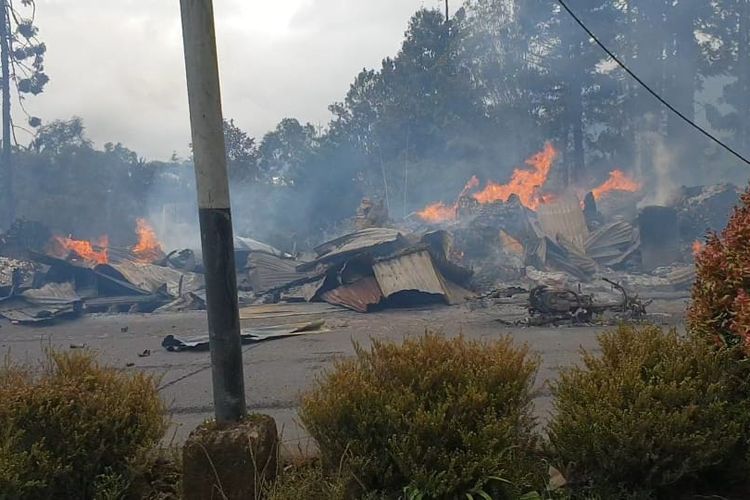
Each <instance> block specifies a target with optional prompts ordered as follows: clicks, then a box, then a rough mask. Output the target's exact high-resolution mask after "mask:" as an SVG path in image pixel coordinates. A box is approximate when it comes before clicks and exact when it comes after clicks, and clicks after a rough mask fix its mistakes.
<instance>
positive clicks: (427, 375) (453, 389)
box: [301, 334, 543, 498]
mask: <svg viewBox="0 0 750 500" xmlns="http://www.w3.org/2000/svg"><path fill="white" fill-rule="evenodd" d="M356 354H357V355H356V358H355V359H352V360H346V361H341V362H338V363H337V364H336V366H335V368H334V369H333V370H332V371H330V372H328V373H327V374H326V375H325V376H324V377H323V378H322V379H320V380H319V381H318V384H317V386H316V388H315V389H314V390H312V391H311V392H310V393H308V394H307V395H306V396H305V397H304V398H303V402H302V408H301V417H302V421H303V422H304V424H305V426H306V427H307V429H308V430H309V432H310V433H311V435H312V436H313V437H314V438H315V439H316V440H317V442H318V444H319V446H320V450H321V455H322V458H323V462H324V464H326V465H327V466H331V467H332V468H334V469H335V468H337V467H338V466H339V463H340V462H341V460H342V457H344V459H345V461H346V464H347V467H348V468H349V471H350V472H351V475H352V476H354V477H355V478H356V482H357V484H358V485H359V486H360V487H361V489H362V490H363V491H366V492H368V491H369V492H385V493H401V492H406V493H407V496H412V497H415V498H416V497H418V496H419V495H423V498H447V497H452V496H455V495H459V496H462V497H464V498H465V497H466V496H465V494H466V493H472V492H474V493H476V494H477V495H478V496H480V495H481V494H480V493H479V492H480V491H483V492H485V493H486V492H488V491H492V494H493V495H495V498H506V497H507V498H516V495H517V494H518V492H526V491H528V490H530V489H534V488H535V487H537V486H538V485H539V483H540V478H542V469H543V467H542V465H541V462H540V461H539V460H537V457H536V455H535V451H536V445H537V438H536V437H535V435H534V432H533V429H534V424H535V422H534V419H533V417H532V416H531V412H530V409H531V389H532V385H533V381H534V377H535V375H536V371H537V367H538V360H537V359H536V358H535V357H533V356H531V355H530V354H529V351H528V348H527V347H525V346H524V347H514V346H513V344H512V342H511V340H510V339H507V338H506V339H503V340H501V341H498V342H493V343H483V342H474V341H468V340H466V339H464V338H462V337H459V338H455V339H452V340H446V339H443V338H441V337H439V336H437V335H434V334H427V335H426V336H424V337H421V338H418V339H414V340H406V341H404V343H403V345H395V344H390V343H383V342H378V341H374V342H373V345H372V348H371V349H370V350H365V349H363V348H362V347H360V346H356ZM495 490H496V491H495Z"/></svg>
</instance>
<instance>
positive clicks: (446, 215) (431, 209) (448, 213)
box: [417, 176, 479, 224]
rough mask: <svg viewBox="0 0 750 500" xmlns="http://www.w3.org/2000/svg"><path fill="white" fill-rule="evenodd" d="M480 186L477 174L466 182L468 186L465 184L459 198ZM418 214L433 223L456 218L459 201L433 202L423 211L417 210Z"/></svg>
mask: <svg viewBox="0 0 750 500" xmlns="http://www.w3.org/2000/svg"><path fill="white" fill-rule="evenodd" d="M478 186H479V179H477V177H476V176H474V177H472V178H471V179H469V182H467V183H466V186H464V189H463V190H462V191H461V194H460V195H459V196H458V199H459V200H460V199H461V198H463V197H464V196H466V195H468V194H469V192H470V191H471V190H472V189H475V188H477V187H478ZM417 215H418V216H419V218H420V219H422V220H423V221H425V222H431V223H433V224H436V223H439V222H447V221H451V220H455V219H456V217H458V201H456V202H455V203H454V204H453V205H446V204H445V203H443V202H442V201H439V202H437V203H433V204H432V205H428V206H427V207H425V208H424V210H422V211H421V212H417Z"/></svg>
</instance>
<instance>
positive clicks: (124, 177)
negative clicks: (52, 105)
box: [14, 118, 168, 246]
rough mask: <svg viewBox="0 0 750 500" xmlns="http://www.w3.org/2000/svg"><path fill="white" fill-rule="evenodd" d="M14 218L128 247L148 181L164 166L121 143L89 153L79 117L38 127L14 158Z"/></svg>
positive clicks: (57, 231) (87, 142) (144, 199)
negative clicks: (31, 139) (38, 222)
mask: <svg viewBox="0 0 750 500" xmlns="http://www.w3.org/2000/svg"><path fill="white" fill-rule="evenodd" d="M14 156H15V162H16V165H17V166H18V172H17V176H16V177H17V179H16V181H17V182H16V192H17V193H18V215H19V216H20V217H25V218H27V219H30V220H37V221H41V222H44V223H45V224H47V225H48V226H49V227H50V228H51V229H52V230H53V231H54V232H56V233H61V234H73V235H75V236H77V237H78V238H87V239H93V238H98V237H100V236H102V235H105V234H106V235H109V237H110V239H111V240H112V243H113V244H116V245H119V246H126V245H130V244H132V243H134V241H133V239H134V233H133V228H134V227H135V219H136V218H137V217H142V216H144V215H147V214H146V213H145V212H144V210H145V208H146V207H145V202H146V200H147V196H148V193H149V190H150V188H151V187H152V186H153V183H154V179H155V177H156V175H157V174H158V173H159V171H161V170H163V169H164V168H165V167H167V166H168V165H165V164H160V163H147V162H145V161H144V160H142V159H140V158H139V157H138V155H137V154H136V153H135V152H134V151H131V150H129V149H128V148H126V147H125V146H123V145H122V144H119V143H118V144H113V143H108V144H105V145H104V148H103V149H102V150H99V149H96V148H94V146H93V145H92V143H91V141H90V140H89V139H88V138H87V137H86V134H85V127H84V124H83V122H82V120H81V119H80V118H72V119H70V120H58V121H54V122H50V123H49V124H46V125H44V126H42V127H41V128H40V129H39V131H38V133H37V136H36V138H35V139H34V141H33V142H32V143H31V145H30V147H29V148H28V149H18V150H17V151H16V152H15V154H14Z"/></svg>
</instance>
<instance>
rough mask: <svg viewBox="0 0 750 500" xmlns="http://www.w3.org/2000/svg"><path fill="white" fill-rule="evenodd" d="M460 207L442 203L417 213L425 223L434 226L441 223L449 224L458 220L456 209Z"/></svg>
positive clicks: (428, 206) (434, 204)
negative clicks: (448, 222)
mask: <svg viewBox="0 0 750 500" xmlns="http://www.w3.org/2000/svg"><path fill="white" fill-rule="evenodd" d="M457 208H458V207H457V206H456V205H455V204H453V205H446V204H445V203H443V202H442V201H439V202H437V203H433V204H432V205H427V206H426V207H425V208H424V210H422V211H420V212H417V215H418V216H419V218H420V219H422V220H423V221H425V222H432V223H433V224H435V223H439V222H447V221H450V220H455V219H456V215H457V214H456V209H457Z"/></svg>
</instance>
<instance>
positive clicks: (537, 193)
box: [474, 143, 558, 209]
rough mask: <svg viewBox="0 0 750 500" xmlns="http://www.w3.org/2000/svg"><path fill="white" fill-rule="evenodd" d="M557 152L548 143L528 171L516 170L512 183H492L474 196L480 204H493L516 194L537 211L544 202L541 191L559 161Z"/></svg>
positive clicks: (527, 161)
mask: <svg viewBox="0 0 750 500" xmlns="http://www.w3.org/2000/svg"><path fill="white" fill-rule="evenodd" d="M557 154H558V153H557V150H556V149H555V148H554V146H552V144H550V143H547V144H546V145H545V146H544V150H543V151H541V152H539V153H537V154H535V155H534V156H532V157H531V158H529V159H528V160H526V164H527V165H528V166H530V167H531V170H528V169H520V168H519V169H516V170H515V171H514V172H513V176H512V177H511V179H510V182H508V183H507V184H498V183H495V182H490V183H489V184H487V186H486V187H485V188H484V189H483V190H482V191H480V192H479V193H476V194H475V195H474V198H475V199H476V200H477V201H478V202H479V203H492V202H495V201H507V200H508V198H510V196H511V195H513V194H515V195H518V197H519V198H520V199H521V203H522V204H523V205H524V206H526V207H528V208H531V209H536V208H537V207H538V206H539V205H541V204H542V203H543V202H544V199H543V196H542V193H541V190H542V188H543V187H544V184H545V183H546V182H547V178H548V177H549V173H550V171H551V170H552V165H554V163H555V160H556V159H557Z"/></svg>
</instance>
